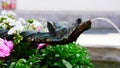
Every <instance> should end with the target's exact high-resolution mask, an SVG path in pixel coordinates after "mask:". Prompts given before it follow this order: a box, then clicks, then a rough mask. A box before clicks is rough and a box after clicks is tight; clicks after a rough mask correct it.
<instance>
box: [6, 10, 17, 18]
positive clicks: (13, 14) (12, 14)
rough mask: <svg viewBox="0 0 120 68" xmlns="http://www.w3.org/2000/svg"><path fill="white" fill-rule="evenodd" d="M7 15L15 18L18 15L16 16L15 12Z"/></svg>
mask: <svg viewBox="0 0 120 68" xmlns="http://www.w3.org/2000/svg"><path fill="white" fill-rule="evenodd" d="M7 15H8V16H13V17H15V16H16V14H15V13H14V12H12V11H8V13H7Z"/></svg>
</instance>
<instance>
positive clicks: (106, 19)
mask: <svg viewBox="0 0 120 68" xmlns="http://www.w3.org/2000/svg"><path fill="white" fill-rule="evenodd" d="M96 20H104V21H106V22H107V23H109V24H111V25H112V26H113V27H114V28H115V29H116V30H117V31H118V33H120V29H119V28H118V27H117V26H116V25H115V24H114V23H113V22H112V21H111V20H110V19H108V18H94V19H92V20H91V22H94V21H96Z"/></svg>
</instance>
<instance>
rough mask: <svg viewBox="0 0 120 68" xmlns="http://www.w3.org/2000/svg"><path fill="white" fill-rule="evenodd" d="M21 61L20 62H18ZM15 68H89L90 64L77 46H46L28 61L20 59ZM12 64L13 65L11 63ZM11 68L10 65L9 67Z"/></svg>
mask: <svg viewBox="0 0 120 68" xmlns="http://www.w3.org/2000/svg"><path fill="white" fill-rule="evenodd" d="M20 60H21V61H20ZM20 60H18V61H16V63H15V64H14V66H15V68H18V67H20V66H23V67H22V68H39V67H40V68H91V67H92V63H91V62H90V58H89V56H88V54H87V51H86V49H85V48H83V47H81V46H80V45H79V44H75V43H70V44H66V45H54V46H51V45H49V46H47V47H46V48H43V49H40V50H38V51H37V52H36V53H35V54H32V55H31V56H30V57H29V59H28V60H27V59H24V60H23V59H20ZM12 64H13V63H12ZM11 66H12V65H11Z"/></svg>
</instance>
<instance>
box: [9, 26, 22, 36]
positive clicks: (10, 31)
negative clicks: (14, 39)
mask: <svg viewBox="0 0 120 68" xmlns="http://www.w3.org/2000/svg"><path fill="white" fill-rule="evenodd" d="M23 29H24V26H15V27H13V28H11V29H10V30H9V31H8V35H12V34H16V32H20V33H21V32H22V31H23Z"/></svg>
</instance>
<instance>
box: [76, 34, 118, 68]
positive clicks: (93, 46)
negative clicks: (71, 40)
mask: <svg viewBox="0 0 120 68" xmlns="http://www.w3.org/2000/svg"><path fill="white" fill-rule="evenodd" d="M119 40H120V34H119V33H112V34H83V35H81V36H80V37H79V38H78V40H77V43H79V44H80V45H82V46H83V47H86V48H87V51H88V54H89V55H90V57H91V60H92V62H93V64H94V68H120V42H119Z"/></svg>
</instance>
